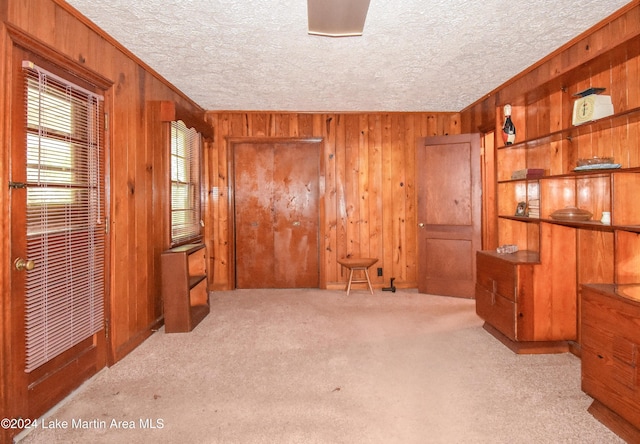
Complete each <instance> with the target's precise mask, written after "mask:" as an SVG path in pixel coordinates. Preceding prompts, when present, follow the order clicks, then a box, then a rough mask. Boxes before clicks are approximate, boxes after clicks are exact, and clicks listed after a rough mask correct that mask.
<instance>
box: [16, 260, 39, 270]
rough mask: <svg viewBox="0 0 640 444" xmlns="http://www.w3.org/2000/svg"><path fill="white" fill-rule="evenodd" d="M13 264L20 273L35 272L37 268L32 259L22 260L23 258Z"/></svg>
mask: <svg viewBox="0 0 640 444" xmlns="http://www.w3.org/2000/svg"><path fill="white" fill-rule="evenodd" d="M13 264H14V265H15V267H16V270H18V271H22V270H27V271H31V270H33V267H35V266H36V263H35V262H33V261H32V260H31V259H22V258H21V257H19V258H17V259H16V260H15V261H13Z"/></svg>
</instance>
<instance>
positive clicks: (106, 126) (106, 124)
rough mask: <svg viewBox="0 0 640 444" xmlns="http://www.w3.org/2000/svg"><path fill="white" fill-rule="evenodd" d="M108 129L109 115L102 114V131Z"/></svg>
mask: <svg viewBox="0 0 640 444" xmlns="http://www.w3.org/2000/svg"><path fill="white" fill-rule="evenodd" d="M108 129H109V113H104V130H105V131H107V130H108Z"/></svg>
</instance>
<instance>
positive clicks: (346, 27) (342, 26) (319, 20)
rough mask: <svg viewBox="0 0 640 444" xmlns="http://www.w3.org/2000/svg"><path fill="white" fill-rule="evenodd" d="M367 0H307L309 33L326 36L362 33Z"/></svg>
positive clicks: (348, 35)
mask: <svg viewBox="0 0 640 444" xmlns="http://www.w3.org/2000/svg"><path fill="white" fill-rule="evenodd" d="M368 10H369V0H307V16H308V20H309V34H312V35H321V36H327V37H353V36H359V35H362V31H363V29H364V21H365V19H366V18H367V11H368Z"/></svg>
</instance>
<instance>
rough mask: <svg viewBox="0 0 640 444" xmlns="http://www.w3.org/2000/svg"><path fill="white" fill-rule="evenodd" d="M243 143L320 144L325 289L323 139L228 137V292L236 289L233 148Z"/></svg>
mask: <svg viewBox="0 0 640 444" xmlns="http://www.w3.org/2000/svg"><path fill="white" fill-rule="evenodd" d="M245 143H255V144H264V143H274V144H276V143H280V144H282V143H296V144H300V143H308V144H320V145H321V146H320V153H319V156H318V158H319V163H320V164H319V165H318V181H319V183H318V187H319V188H318V192H319V199H318V206H319V208H318V213H319V218H320V220H319V236H320V239H319V241H320V242H319V248H318V250H319V252H318V254H319V257H318V263H319V266H320V277H319V281H320V282H319V287H320V288H326V286H327V283H326V272H325V268H324V266H323V265H324V260H325V254H324V249H323V248H322V242H321V241H322V230H323V228H324V226H325V199H324V193H325V165H324V157H323V156H322V153H323V152H324V150H323V149H322V144H323V143H324V139H323V138H321V137H303V138H300V137H228V138H227V159H228V162H227V177H228V178H229V192H228V199H229V201H228V207H229V217H228V221H227V230H228V232H229V244H230V245H231V247H230V248H229V249H228V255H227V261H228V262H227V263H228V264H229V265H230V266H229V267H228V274H227V282H228V284H229V289H230V290H235V288H236V270H235V261H236V255H235V244H236V233H235V210H234V202H235V168H234V160H233V159H234V153H235V147H236V145H239V144H245Z"/></svg>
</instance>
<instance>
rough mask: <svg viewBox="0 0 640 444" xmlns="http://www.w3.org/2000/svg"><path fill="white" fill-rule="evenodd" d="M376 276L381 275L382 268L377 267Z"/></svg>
mask: <svg viewBox="0 0 640 444" xmlns="http://www.w3.org/2000/svg"><path fill="white" fill-rule="evenodd" d="M378 276H382V268H378Z"/></svg>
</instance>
